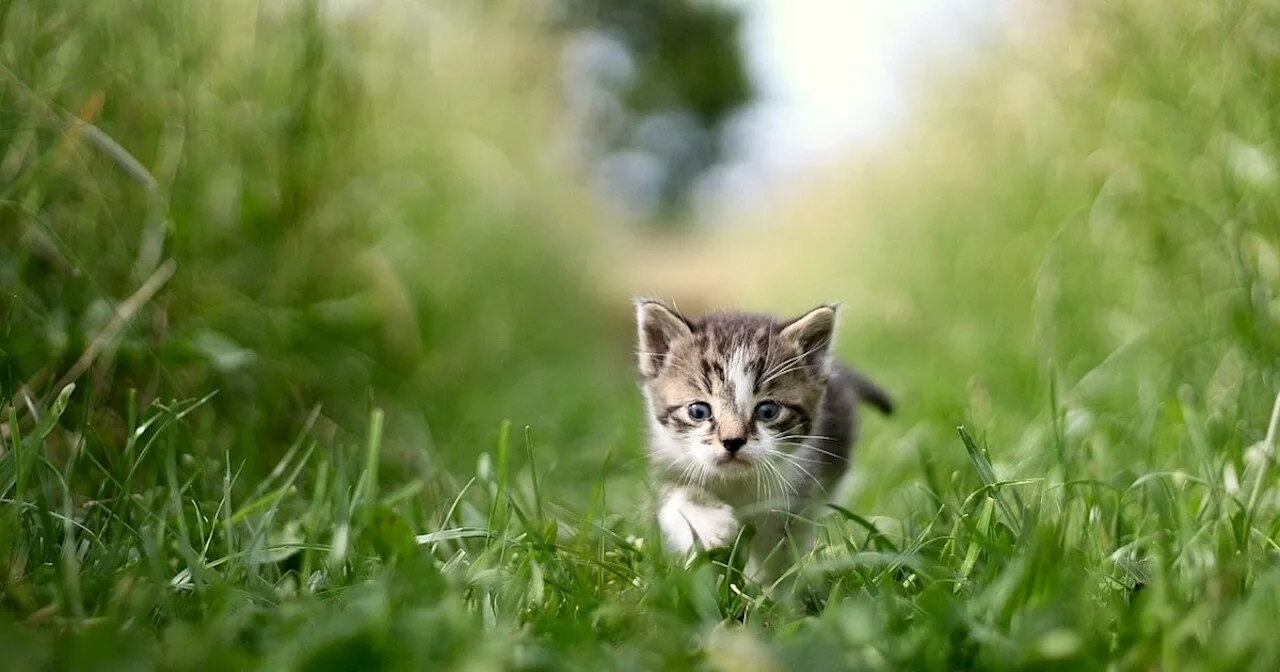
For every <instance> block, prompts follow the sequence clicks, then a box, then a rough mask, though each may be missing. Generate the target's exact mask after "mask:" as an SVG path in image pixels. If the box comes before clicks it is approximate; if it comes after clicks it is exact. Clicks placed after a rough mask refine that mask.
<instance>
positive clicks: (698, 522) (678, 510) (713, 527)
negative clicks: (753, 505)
mask: <svg viewBox="0 0 1280 672" xmlns="http://www.w3.org/2000/svg"><path fill="white" fill-rule="evenodd" d="M658 523H659V524H660V526H661V527H662V534H663V536H664V537H666V542H667V546H668V547H669V548H671V550H673V551H676V552H680V553H683V552H687V551H689V550H690V549H692V548H694V541H695V540H696V541H697V543H698V544H701V545H702V547H703V548H717V547H720V546H728V545H730V544H732V543H733V540H734V539H735V538H736V536H737V534H738V519H737V518H735V517H734V515H733V509H732V508H730V507H729V506H727V505H720V506H710V505H706V504H699V503H694V502H692V501H690V500H689V498H688V497H687V496H686V495H685V494H684V493H682V492H677V493H672V494H671V495H670V496H668V498H667V501H666V502H665V503H664V504H663V506H662V509H661V511H660V512H659V514H658Z"/></svg>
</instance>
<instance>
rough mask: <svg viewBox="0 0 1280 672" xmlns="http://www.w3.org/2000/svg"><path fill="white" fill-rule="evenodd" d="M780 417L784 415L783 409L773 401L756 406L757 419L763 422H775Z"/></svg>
mask: <svg viewBox="0 0 1280 672" xmlns="http://www.w3.org/2000/svg"><path fill="white" fill-rule="evenodd" d="M779 415H782V407H781V406H779V405H778V404H776V403H774V402H772V401H762V402H760V403H758V404H756V419H757V420H759V421H761V422H773V421H774V420H777V419H778V416H779Z"/></svg>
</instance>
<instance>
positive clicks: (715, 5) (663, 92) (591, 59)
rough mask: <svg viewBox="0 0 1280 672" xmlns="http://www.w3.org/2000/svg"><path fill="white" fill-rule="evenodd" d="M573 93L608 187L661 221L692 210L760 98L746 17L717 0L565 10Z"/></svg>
mask: <svg viewBox="0 0 1280 672" xmlns="http://www.w3.org/2000/svg"><path fill="white" fill-rule="evenodd" d="M562 6H563V9H564V10H565V11H564V14H563V15H562V16H563V18H564V21H563V23H561V25H560V27H561V28H563V29H567V30H569V31H572V32H575V33H576V37H575V39H574V40H572V41H571V44H570V47H569V53H568V57H567V58H566V72H565V78H566V84H567V87H568V91H569V98H570V106H571V108H572V110H573V114H574V115H575V117H576V119H575V121H576V122H577V123H579V124H580V126H581V127H582V128H583V130H584V133H583V134H581V135H582V136H584V137H583V140H582V142H583V148H584V150H585V154H586V159H587V160H588V161H590V162H591V163H592V164H594V165H595V167H596V168H597V174H598V176H599V178H600V181H601V183H602V185H601V186H603V187H604V188H606V189H608V190H610V191H613V192H615V193H616V194H617V195H619V196H621V197H622V198H623V199H624V201H625V202H626V203H627V204H628V205H630V206H632V207H634V208H635V209H636V210H637V211H638V212H639V213H640V214H642V215H645V216H648V217H650V218H651V220H652V221H666V222H670V221H672V220H673V219H674V218H673V217H672V215H676V214H679V213H680V212H681V211H682V210H684V209H685V207H686V206H687V205H688V204H689V199H690V197H691V196H692V195H693V191H694V188H695V186H696V184H697V180H698V178H699V176H701V175H702V174H703V172H704V171H706V170H707V169H708V168H710V167H712V166H713V165H715V164H716V163H717V162H718V161H719V160H720V158H721V152H722V149H723V148H722V141H721V138H720V131H721V129H722V128H723V126H724V124H725V122H727V121H728V120H730V119H731V118H732V117H733V115H734V114H735V113H736V112H737V111H738V110H739V109H741V108H742V107H743V106H744V105H746V104H747V103H749V102H750V101H751V99H752V97H753V95H754V91H753V86H752V83H751V81H750V78H749V75H748V73H747V69H746V65H745V62H744V59H743V51H742V45H741V39H740V33H741V31H740V27H741V24H742V18H743V15H742V11H741V9H740V8H739V7H738V6H736V5H734V4H730V3H727V2H714V1H711V0H563V4H562Z"/></svg>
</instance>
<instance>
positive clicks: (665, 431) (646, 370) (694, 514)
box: [636, 299, 893, 580]
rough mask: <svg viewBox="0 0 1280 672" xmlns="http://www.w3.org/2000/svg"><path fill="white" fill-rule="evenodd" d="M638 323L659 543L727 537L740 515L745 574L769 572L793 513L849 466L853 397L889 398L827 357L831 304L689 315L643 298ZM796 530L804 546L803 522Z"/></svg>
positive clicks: (728, 540) (780, 554) (783, 549)
mask: <svg viewBox="0 0 1280 672" xmlns="http://www.w3.org/2000/svg"><path fill="white" fill-rule="evenodd" d="M636 323H637V326H638V330H639V370H640V376H641V378H642V379H643V381H642V383H641V388H642V390H643V392H644V398H645V402H646V406H647V410H648V413H647V415H648V417H649V433H650V436H649V460H650V463H651V465H652V467H653V469H654V472H655V476H656V477H657V482H658V486H659V493H658V494H659V506H658V513H657V515H658V523H659V527H660V528H661V530H662V534H663V537H664V542H665V544H666V546H667V547H668V548H669V549H670V550H671V551H674V552H677V553H687V552H688V551H689V550H690V549H692V548H694V547H695V542H696V543H697V544H700V545H701V546H702V547H703V548H714V547H717V546H728V545H731V544H733V543H734V541H735V539H736V537H737V534H738V531H739V526H740V525H741V524H743V523H746V522H748V521H750V522H753V523H754V524H755V527H756V536H755V538H754V539H753V540H752V544H751V548H750V559H749V561H748V565H747V570H748V574H749V575H752V576H753V578H756V579H758V580H772V579H776V578H777V577H778V574H779V572H780V571H781V570H782V569H784V568H785V567H786V566H787V564H788V562H789V561H790V560H794V558H792V557H791V556H790V553H789V549H790V548H792V545H791V544H787V543H783V542H784V541H785V540H786V539H787V536H788V533H789V532H790V531H792V530H793V529H794V526H795V525H796V524H797V522H796V521H797V520H798V515H799V514H800V513H801V512H802V510H803V509H804V508H805V507H806V506H807V505H808V504H810V503H812V502H813V500H814V499H815V497H816V496H817V495H822V494H825V493H826V491H827V490H828V489H829V488H831V487H832V486H833V485H835V483H836V482H837V481H838V480H839V479H840V477H841V476H842V475H844V473H845V471H846V469H847V467H848V462H849V457H850V453H851V448H852V446H853V443H854V441H855V440H856V438H857V433H858V423H857V418H856V416H855V413H854V411H855V406H856V405H857V403H858V402H859V401H866V402H868V403H870V404H871V405H872V406H874V407H876V408H877V409H879V410H880V411H881V412H883V413H885V414H886V415H889V414H892V412H893V402H892V401H891V400H890V398H889V396H888V395H887V394H886V393H885V392H884V391H883V390H881V389H880V388H879V387H877V386H876V385H875V384H874V383H872V382H870V381H869V380H867V379H866V378H864V377H862V376H861V375H859V374H858V373H856V372H855V371H853V370H852V369H850V368H849V367H847V366H845V365H844V364H842V363H840V362H837V361H835V360H834V358H833V357H832V354H831V349H832V343H833V337H834V330H835V323H836V307H835V306H832V305H824V306H819V307H817V308H815V309H813V310H811V311H809V312H808V313H805V314H804V315H802V316H800V317H798V318H795V319H792V320H788V321H785V322H779V321H777V320H775V319H774V318H772V317H769V316H766V315H755V314H745V313H719V314H710V315H706V316H704V317H702V318H701V319H698V320H689V319H686V318H685V317H684V316H682V315H680V314H679V313H678V312H676V311H675V310H673V309H671V308H669V307H667V306H665V305H663V304H662V303H659V302H657V301H651V300H643V299H642V300H638V301H637V302H636ZM799 536H801V537H802V538H801V539H800V540H798V542H799V543H798V544H797V546H798V547H800V548H803V549H806V550H807V548H809V547H810V546H811V545H812V543H813V539H812V536H813V535H812V530H811V529H808V526H806V528H805V530H804V534H802V535H799Z"/></svg>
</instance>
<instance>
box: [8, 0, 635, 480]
mask: <svg viewBox="0 0 1280 672" xmlns="http://www.w3.org/2000/svg"><path fill="white" fill-rule="evenodd" d="M318 12H319V10H318V9H317V5H316V3H312V2H302V3H282V4H280V5H279V6H278V7H271V8H268V7H266V6H258V4H257V3H254V2H243V3H238V4H237V5H235V6H234V7H232V6H221V5H220V6H217V7H213V6H210V7H205V6H183V7H181V8H175V7H171V6H170V5H169V4H168V3H163V2H153V1H150V0H130V2H128V3H125V4H121V5H115V6H112V7H105V6H104V7H99V8H95V9H94V10H93V11H89V12H81V11H80V8H76V7H70V6H66V5H63V4H59V3H37V4H34V5H33V4H31V3H23V2H6V3H5V4H4V10H3V11H0V17H2V19H3V23H2V24H0V30H2V31H3V35H4V44H5V50H4V54H5V58H4V61H3V63H2V64H0V65H2V66H3V70H0V78H3V79H4V86H3V87H2V88H0V108H3V109H4V110H5V116H6V121H5V123H3V124H0V147H3V151H2V152H0V154H2V155H3V158H2V159H0V161H2V163H3V171H4V174H3V175H2V176H0V184H2V185H3V191H2V192H0V249H3V252H0V285H2V286H4V287H5V292H4V294H3V296H0V315H3V316H4V325H3V333H4V341H3V350H4V359H3V366H0V376H2V378H0V381H3V383H4V385H3V388H4V390H5V393H6V396H9V395H10V394H12V391H13V390H16V389H18V388H19V387H20V386H26V387H27V391H26V393H29V394H31V395H34V396H35V397H38V398H47V397H48V396H49V395H51V394H53V393H56V391H57V389H59V388H60V386H59V385H58V383H59V382H62V383H65V382H68V381H67V380H61V379H62V378H63V377H64V374H65V373H66V372H68V371H76V372H78V373H80V374H82V375H81V377H82V378H83V379H85V381H86V382H87V383H88V384H85V385H82V392H81V394H79V395H77V396H76V398H75V400H74V402H75V405H74V407H73V408H74V409H75V411H74V412H73V413H72V414H71V415H72V417H74V418H75V419H76V422H80V421H82V420H83V419H85V417H86V415H89V416H92V417H91V418H90V419H91V421H92V423H93V425H94V427H95V429H96V431H98V432H99V433H103V434H106V435H108V436H109V437H110V438H111V439H115V440H118V439H120V438H122V437H121V436H119V435H118V432H119V430H120V427H121V426H122V424H123V417H122V415H121V413H120V412H119V409H121V408H122V407H123V405H124V401H125V395H126V393H127V392H128V391H129V390H131V389H137V390H139V391H140V394H141V397H140V401H141V403H142V405H144V406H145V405H147V404H149V403H151V401H152V400H157V399H169V398H175V397H177V398H181V397H186V396H203V395H204V394H205V393H207V392H208V391H209V390H214V389H216V390H219V394H218V396H217V397H216V398H215V400H214V402H213V406H214V407H216V408H217V409H218V411H219V413H220V414H221V415H222V416H224V417H235V418H236V419H237V420H236V423H235V427H234V428H229V429H228V431H226V432H222V431H219V432H218V440H217V441H215V442H214V445H213V446H211V448H212V450H213V452H214V453H215V454H216V453H218V452H221V451H222V450H223V449H224V448H226V447H228V445H229V444H234V443H235V442H236V441H238V440H240V439H237V438H235V437H233V436H231V435H232V434H236V435H239V437H240V438H243V439H244V440H245V441H247V442H249V443H256V444H258V445H259V447H260V449H261V450H262V451H264V452H265V454H267V455H274V456H278V452H275V447H277V446H280V445H287V443H288V441H289V440H290V439H291V437H292V436H293V433H294V432H296V430H297V427H298V426H299V424H300V422H301V420H302V418H304V417H305V416H306V414H307V413H309V412H310V410H311V409H312V407H313V406H315V405H316V404H321V405H322V406H323V414H324V422H323V423H322V424H324V425H326V426H328V425H332V424H334V423H336V425H337V426H348V425H350V424H352V423H358V422H359V421H361V419H362V418H363V417H364V416H365V415H366V414H367V412H368V407H369V403H370V401H373V402H375V403H377V404H379V405H382V406H385V407H388V408H389V409H391V410H392V411H393V412H392V414H391V416H392V418H393V424H394V426H395V428H396V431H395V432H394V435H395V436H396V437H397V445H398V446H400V447H404V448H406V449H407V450H408V452H409V457H410V458H413V459H417V456H420V455H421V453H420V452H419V451H420V449H421V448H423V447H425V446H427V445H429V444H430V441H431V439H432V437H433V436H434V437H437V438H440V439H442V440H446V441H448V442H450V443H454V442H464V441H473V440H477V439H485V440H487V439H488V437H490V436H491V434H492V431H493V424H492V421H491V420H490V418H489V417H487V415H488V413H496V414H499V415H503V414H512V415H516V414H518V415H520V416H521V417H522V418H524V419H525V420H526V422H530V423H531V424H534V425H535V426H537V427H539V428H546V429H547V430H548V434H549V435H552V436H560V435H559V434H558V431H559V430H560V427H559V424H560V423H561V422H564V423H565V425H566V426H565V429H566V430H567V431H570V432H571V431H573V430H574V429H577V428H576V427H574V426H573V421H572V418H575V417H583V416H584V415H585V414H586V413H585V410H586V404H585V402H582V403H581V404H580V405H579V406H578V409H579V410H574V408H573V407H574V402H573V401H569V404H568V406H567V407H563V408H560V409H557V410H556V411H555V412H554V413H552V412H550V411H549V409H544V408H539V406H540V404H539V403H537V402H536V401H535V400H537V399H538V398H539V397H540V396H541V395H539V394H537V393H536V392H535V391H534V390H535V389H536V388H538V387H540V386H545V387H546V388H547V389H545V390H544V392H545V393H549V394H554V391H555V390H556V389H557V386H559V385H572V386H573V387H574V388H575V389H580V390H584V389H585V390H595V393H596V394H599V395H602V396H603V397H605V398H610V397H616V396H617V395H620V394H629V392H630V390H629V389H627V386H626V384H625V383H620V382H618V381H617V380H616V378H617V377H616V375H615V373H616V372H617V371H625V368H623V367H625V362H623V361H622V360H621V358H619V357H615V358H614V359H613V360H612V361H614V362H618V364H616V365H610V364H607V363H605V364H602V365H600V366H598V367H583V366H578V365H577V363H578V362H579V361H581V360H582V359H583V358H588V357H589V358H591V359H593V360H595V361H602V362H607V361H609V360H608V358H607V356H604V355H600V354H599V352H598V351H593V350H591V349H590V348H588V349H585V350H584V349H583V348H582V347H581V343H583V342H588V343H590V342H597V341H598V340H600V339H598V338H597V337H596V335H597V334H599V333H601V332H602V331H605V332H609V333H613V332H612V331H611V326H610V325H608V324H607V322H605V321H602V320H600V319H598V318H595V317H593V315H592V306H591V304H590V303H589V301H588V300H587V295H586V293H585V291H583V289H582V287H583V283H582V282H581V277H582V276H583V275H585V274H586V273H589V269H588V268H586V267H582V266H580V265H575V264H571V263H560V260H566V261H567V260H569V259H571V258H572V255H573V249H574V248H573V247H572V245H575V244H577V243H576V242H575V241H574V238H582V237H583V236H584V235H586V234H589V230H584V229H586V227H589V226H591V225H592V224H593V222H592V221H591V220H590V211H589V210H588V209H587V208H585V207H583V206H582V205H581V200H580V198H579V197H578V196H577V195H576V190H575V189H573V188H572V187H571V184H572V183H571V181H570V180H569V179H568V178H567V177H566V176H565V175H564V174H562V173H560V172H559V170H558V169H557V168H556V167H554V166H550V165H548V163H547V162H546V161H545V158H544V157H543V147H544V145H543V144H542V143H541V142H540V141H535V139H538V138H540V137H541V135H542V133H543V131H542V130H541V129H542V127H543V126H544V124H545V125H548V126H549V124H550V119H549V113H550V110H551V109H552V104H551V102H550V101H548V100H546V98H547V96H546V94H543V93H540V92H526V91H522V90H521V89H520V88H519V87H520V86H523V84H522V83H521V80H522V79H523V78H527V77H528V76H530V75H537V76H541V77H545V76H546V73H540V72H538V71H537V70H536V68H537V67H539V66H537V65H535V64H533V63H527V64H526V63H525V61H527V60H529V59H527V58H526V56H527V55H528V54H526V53H521V51H522V50H523V51H527V52H529V53H537V52H536V50H537V49H539V48H540V47H539V45H538V44H537V43H536V42H534V41H532V40H525V43H523V44H509V45H507V46H504V47H502V48H500V49H486V48H485V47H484V46H482V43H481V41H483V40H489V39H502V31H501V30H499V29H489V30H490V32H491V33H492V34H491V35H490V34H485V33H484V32H483V30H486V29H484V28H481V27H477V26H481V25H482V24H479V23H478V22H477V20H476V17H474V16H470V15H468V14H466V13H455V14H454V15H442V16H440V17H438V19H434V18H433V21H437V22H438V24H439V26H440V27H441V28H442V29H444V30H450V31H452V32H451V33H449V34H446V35H442V36H441V37H440V38H439V39H437V40H435V43H436V44H437V49H438V53H435V54H428V53H426V52H425V51H424V50H423V49H421V48H417V47H415V46H414V45H415V44H417V40H418V38H419V37H420V36H419V34H418V32H416V31H420V30H421V29H422V26H424V25H428V24H424V23H423V19H422V18H421V17H418V18H413V17H410V18H408V19H405V20H404V21H403V22H402V23H400V25H398V26H397V25H392V24H393V22H397V21H399V20H400V18H401V17H397V16H396V15H395V14H394V12H392V11H391V10H387V11H383V12H379V13H374V14H373V15H371V16H367V17H364V18H361V17H357V18H355V19H352V20H349V21H343V22H339V21H337V20H332V19H329V18H326V17H322V16H320V15H319V14H318ZM494 12H496V10H494ZM518 19H519V17H512V20H518ZM454 24H456V25H454ZM429 25H435V24H434V23H433V24H429ZM124 35H128V36H129V38H128V39H123V38H120V37H118V36H124ZM469 41H470V42H469ZM480 52H483V53H484V54H485V56H486V58H489V59H491V60H490V62H489V63H488V64H487V65H485V66H483V67H482V66H481V65H479V64H474V63H468V61H469V60H471V59H474V58H475V56H476V55H477V54H478V53H480ZM460 64H461V67H459V65H460ZM473 77H478V78H482V79H483V80H484V81H485V83H484V84H481V85H475V84H473V83H471V82H463V81H461V80H462V79H464V78H468V79H469V78H473ZM502 95H505V96H508V97H512V96H519V97H520V98H519V100H522V101H523V102H524V103H525V104H526V114H525V117H524V118H522V119H519V120H515V119H513V118H511V117H510V116H509V115H507V114H505V113H503V112H502V111H501V110H493V109H492V108H491V106H490V105H489V102H490V101H491V100H492V99H493V98H494V97H497V96H502ZM79 117H83V118H85V121H89V122H92V125H86V124H84V123H81V122H78V121H77V118H79ZM130 297H136V298H137V299H138V300H137V301H133V302H131V300H130ZM113 312H114V313H116V314H117V315H120V316H123V317H126V318H127V319H125V320H123V321H120V322H118V323H113V321H112V319H111V318H112V315H113ZM515 316H520V317H519V318H516V317H515ZM565 324H573V325H575V326H574V329H575V330H576V331H577V336H578V337H579V338H580V339H581V340H580V341H575V340H574V339H572V338H565V333H564V325H565ZM86 352H89V353H92V355H93V356H91V357H89V358H88V359H87V360H85V363H89V364H91V366H88V367H84V366H77V365H76V362H77V361H78V360H80V359H81V358H82V357H84V356H85V353H86ZM551 371H555V372H556V373H555V376H551V375H549V373H550V372H551ZM575 371H576V372H577V373H573V372H575ZM482 404H483V405H485V406H487V407H488V408H487V412H486V413H484V414H483V415H484V416H485V417H483V418H482V419H481V420H480V421H479V422H476V419H475V416H471V415H470V414H471V413H473V412H474V409H476V408H478V407H479V406H480V405H482ZM552 419H554V420H555V422H551V420H552ZM586 422H587V423H588V424H590V423H591V422H600V423H603V424H605V425H606V426H609V427H613V426H616V420H615V419H614V418H599V419H598V420H587V421H586ZM570 443H571V442H570ZM238 448H239V446H237V449H238ZM251 452H257V451H251ZM472 459H473V458H467V459H466V461H465V462H463V463H462V464H463V465H465V466H467V467H468V468H469V467H470V466H471V460H472ZM454 466H460V465H459V464H457V463H455V464H454Z"/></svg>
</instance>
